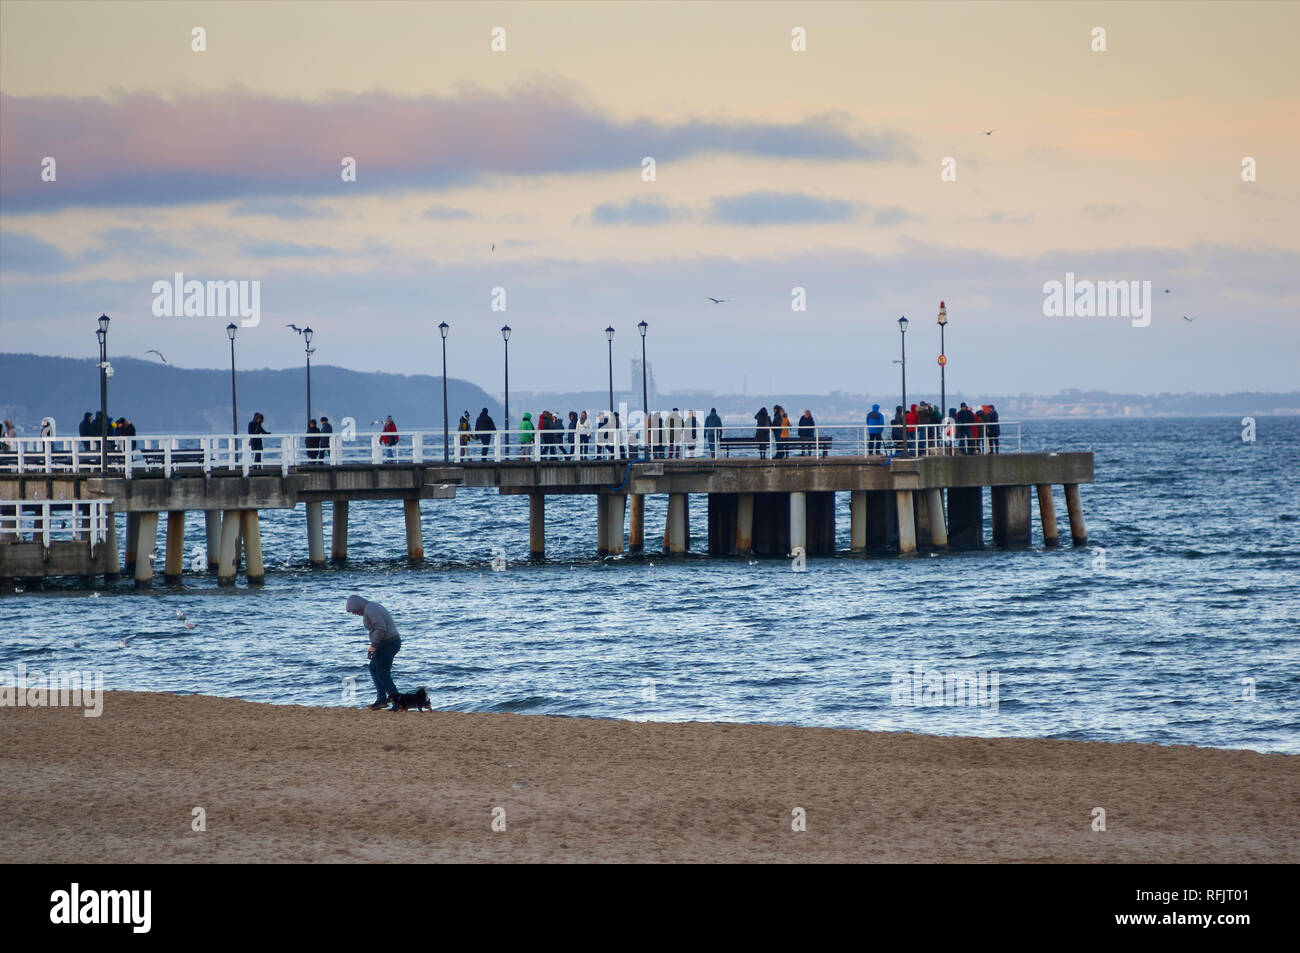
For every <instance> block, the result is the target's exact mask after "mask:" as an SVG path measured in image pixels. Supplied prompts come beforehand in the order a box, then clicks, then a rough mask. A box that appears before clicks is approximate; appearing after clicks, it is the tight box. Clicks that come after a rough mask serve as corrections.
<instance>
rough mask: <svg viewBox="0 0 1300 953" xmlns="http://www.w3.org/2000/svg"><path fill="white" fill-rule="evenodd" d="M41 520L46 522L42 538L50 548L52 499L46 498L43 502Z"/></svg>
mask: <svg viewBox="0 0 1300 953" xmlns="http://www.w3.org/2000/svg"><path fill="white" fill-rule="evenodd" d="M41 522H42V523H43V524H44V525H43V527H42V530H41V539H42V540H43V541H44V543H45V548H46V549H49V548H50V501H49V500H46V501H45V502H44V503H42V504H41Z"/></svg>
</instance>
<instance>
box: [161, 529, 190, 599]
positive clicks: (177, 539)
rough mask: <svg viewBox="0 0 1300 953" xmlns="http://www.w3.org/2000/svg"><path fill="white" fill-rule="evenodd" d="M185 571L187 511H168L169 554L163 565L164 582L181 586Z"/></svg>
mask: <svg viewBox="0 0 1300 953" xmlns="http://www.w3.org/2000/svg"><path fill="white" fill-rule="evenodd" d="M184 571H185V511H184V510H168V511H167V553H166V556H165V562H164V564H163V582H164V583H165V584H166V585H169V586H179V585H180V584H181V573H182V572H184Z"/></svg>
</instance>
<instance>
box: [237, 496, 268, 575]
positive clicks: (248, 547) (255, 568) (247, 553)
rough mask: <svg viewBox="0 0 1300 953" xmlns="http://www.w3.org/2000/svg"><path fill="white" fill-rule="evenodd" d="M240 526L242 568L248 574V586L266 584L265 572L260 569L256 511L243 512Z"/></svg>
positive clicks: (259, 526) (260, 536)
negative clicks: (241, 535) (242, 552)
mask: <svg viewBox="0 0 1300 953" xmlns="http://www.w3.org/2000/svg"><path fill="white" fill-rule="evenodd" d="M240 525H241V532H242V533H243V534H244V566H245V568H246V571H247V573H248V584H249V585H250V586H260V585H261V584H262V583H264V582H266V571H265V570H264V569H263V568H262V528H261V523H260V521H259V520H258V518H257V510H244V511H243V515H242V516H241V517H240Z"/></svg>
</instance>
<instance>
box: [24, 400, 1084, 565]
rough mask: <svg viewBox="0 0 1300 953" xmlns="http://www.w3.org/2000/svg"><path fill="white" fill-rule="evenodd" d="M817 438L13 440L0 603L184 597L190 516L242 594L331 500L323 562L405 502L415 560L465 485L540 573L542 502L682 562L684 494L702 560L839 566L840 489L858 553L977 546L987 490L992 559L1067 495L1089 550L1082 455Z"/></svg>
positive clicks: (309, 535) (601, 532)
mask: <svg viewBox="0 0 1300 953" xmlns="http://www.w3.org/2000/svg"><path fill="white" fill-rule="evenodd" d="M820 429H821V430H822V431H824V433H819V434H818V435H817V436H816V438H815V439H814V440H811V441H808V440H797V439H790V440H787V441H781V442H779V443H778V442H777V441H776V440H775V439H774V438H773V439H770V441H769V444H768V446H766V447H764V446H762V445H761V442H760V443H759V445H758V446H756V447H755V448H753V450H754V452H753V454H752V455H749V456H745V455H732V456H714V455H713V451H715V450H716V447H717V446H718V443H715V444H713V445H712V446H707V445H705V441H704V439H703V438H702V437H701V438H700V439H697V440H695V441H692V442H689V443H687V442H681V443H673V444H670V445H648V446H645V447H637V446H636V445H635V443H633V444H631V445H629V443H628V439H627V434H626V433H625V432H622V433H617V434H615V433H613V432H612V431H611V432H610V434H609V436H608V438H607V439H600V438H599V437H597V438H593V440H592V442H591V445H590V446H588V447H585V448H584V447H581V446H580V447H577V448H575V449H574V453H573V456H572V457H568V456H565V455H564V453H563V450H564V447H563V446H560V447H556V446H555V445H554V444H543V443H540V442H536V443H533V444H525V445H523V447H517V446H513V445H506V444H505V443H504V442H503V441H502V439H501V436H500V434H499V433H498V434H496V435H494V436H493V437H492V438H491V440H490V441H489V442H488V443H487V444H480V443H478V442H476V441H474V440H472V439H471V441H470V442H468V443H462V442H460V441H459V440H453V443H454V444H455V445H454V447H453V452H451V453H449V456H448V459H447V460H446V461H442V460H438V459H436V457H439V456H441V453H440V452H436V453H435V452H431V451H430V448H435V447H436V448H437V450H438V451H441V447H442V442H441V438H442V435H441V432H437V433H433V434H430V433H407V434H400V435H398V444H397V445H395V446H391V447H390V446H386V445H383V444H381V443H380V441H379V438H380V436H381V435H379V434H369V435H358V436H357V438H356V439H355V444H356V446H355V447H348V446H347V445H346V443H347V442H345V441H344V439H343V438H342V437H340V436H334V437H332V438H329V439H328V440H325V441H320V438H312V437H309V436H307V435H288V436H275V437H265V438H263V441H264V444H263V449H261V450H260V451H259V450H257V449H256V448H255V447H253V446H252V445H251V444H250V440H249V438H247V437H240V438H233V437H214V436H211V435H207V436H197V437H195V436H189V437H181V436H162V437H137V438H130V439H129V440H117V441H111V442H112V443H114V444H115V446H114V447H113V453H111V454H109V455H108V457H107V460H108V466H107V469H102V468H101V466H102V464H101V454H100V448H99V446H98V441H97V439H96V438H81V439H68V440H58V439H54V438H19V446H18V447H17V448H16V449H15V451H11V452H10V453H8V454H7V455H4V456H0V590H4V591H12V590H13V589H14V587H15V581H16V580H20V579H21V580H24V581H25V584H26V585H27V586H28V587H39V586H40V585H41V582H42V580H44V579H45V578H46V577H50V576H80V577H85V578H86V579H87V581H90V580H91V579H92V578H93V577H98V576H102V577H104V578H105V579H106V581H110V582H111V581H113V580H114V579H116V578H118V577H119V576H120V575H123V574H128V575H130V576H131V577H132V578H133V579H134V581H135V584H136V586H137V587H140V588H149V587H151V586H153V585H154V583H155V580H156V578H157V577H158V576H159V575H161V577H162V582H163V584H165V585H177V584H179V583H180V580H181V575H182V572H183V569H184V562H185V553H184V551H183V541H184V528H185V521H186V518H187V515H188V514H190V513H196V514H197V513H199V512H201V513H202V514H203V518H204V526H205V531H206V542H207V547H206V548H207V552H206V562H205V568H206V570H207V571H208V572H211V573H215V575H216V577H217V581H218V584H219V585H223V586H225V585H234V584H235V582H236V579H237V574H238V572H239V569H240V565H241V562H242V568H243V572H244V575H245V578H246V580H247V582H248V584H250V585H254V586H255V585H259V584H261V583H262V582H263V581H264V579H265V567H264V564H263V559H262V547H261V537H260V527H259V514H260V513H261V512H262V511H263V510H271V509H291V510H296V509H297V508H298V507H300V506H301V508H302V510H303V512H304V520H303V550H304V551H305V553H306V554H307V557H308V560H309V562H310V564H311V565H312V566H324V565H326V563H327V556H326V549H325V515H324V514H325V506H326V504H328V505H329V508H330V516H331V520H330V522H331V540H330V544H331V545H330V550H329V557H328V558H329V559H330V560H333V561H335V562H343V561H346V560H347V558H348V519H349V510H348V507H349V504H350V503H351V502H353V501H362V500H388V501H393V503H394V505H396V504H397V503H398V502H399V501H400V504H401V506H402V511H403V516H404V526H405V539H404V541H398V540H395V541H394V545H395V547H397V546H400V545H401V544H402V542H404V543H405V550H406V556H407V558H408V559H409V560H410V561H411V562H413V563H419V562H421V561H422V560H423V559H424V549H423V542H422V540H423V535H422V525H421V520H422V506H423V505H424V503H425V501H447V502H446V503H444V504H436V505H454V502H453V501H454V500H455V499H456V496H457V492H458V491H459V490H460V489H462V488H465V489H470V488H481V489H495V490H496V491H497V492H498V493H499V494H500V495H502V496H527V497H528V501H529V502H528V512H529V533H528V550H529V554H530V556H531V557H533V558H535V559H542V558H545V554H546V498H547V497H548V496H554V495H559V494H564V495H575V494H577V495H584V496H591V497H594V498H595V505H594V507H593V513H592V529H593V533H592V542H593V551H594V552H595V553H596V554H597V555H601V556H618V555H621V554H625V553H627V554H636V553H641V552H645V551H647V550H652V551H653V550H658V549H660V545H659V542H658V541H659V539H660V538H662V552H663V553H664V554H665V555H669V556H682V555H685V554H686V553H687V552H688V546H689V540H690V526H689V518H690V517H689V506H688V500H689V498H690V496H691V495H693V494H694V495H704V496H706V497H707V500H708V534H707V536H708V545H707V554H708V555H710V556H719V557H724V556H745V555H753V556H760V557H763V556H766V557H783V558H784V557H789V556H792V555H795V556H798V555H805V556H825V555H831V554H834V553H835V552H836V494H840V493H845V494H848V496H849V500H848V502H849V507H848V508H849V514H850V533H849V538H850V547H849V549H850V551H851V552H853V553H863V554H865V553H896V554H898V555H899V556H909V555H911V554H914V553H917V552H918V551H927V550H928V551H933V550H970V549H979V548H983V547H984V546H985V545H986V540H985V526H984V516H985V510H984V494H985V491H986V490H987V491H988V493H989V495H990V498H991V508H990V509H991V514H992V526H991V531H992V542H993V545H995V546H997V547H1001V548H1006V549H1017V548H1026V547H1029V546H1031V545H1032V544H1033V538H1034V532H1033V513H1032V509H1033V503H1034V500H1035V499H1036V500H1037V504H1038V506H1037V508H1038V515H1039V520H1038V522H1039V533H1040V537H1039V538H1040V539H1041V542H1042V544H1043V545H1045V546H1056V545H1058V544H1059V541H1060V540H1059V532H1060V531H1059V528H1058V525H1057V516H1056V504H1055V495H1054V488H1055V487H1057V486H1060V487H1062V488H1063V496H1064V500H1065V504H1066V509H1067V512H1068V516H1069V532H1070V536H1071V541H1072V542H1073V543H1074V545H1076V546H1080V545H1084V544H1085V543H1086V542H1087V530H1086V526H1085V522H1084V514H1083V508H1082V502H1081V498H1080V493H1079V487H1080V486H1081V485H1083V484H1087V483H1091V482H1092V481H1093V455H1092V453H1091V452H1077V453H1071V452H1050V453H1049V452H1038V453H1034V452H1024V451H1023V450H1022V449H1021V447H1020V438H1019V428H1018V425H1015V424H1003V434H1004V436H1003V439H1002V445H1003V447H1004V448H1005V449H1007V451H1008V452H997V453H994V452H963V448H962V447H961V446H959V445H954V443H953V442H952V441H951V440H949V441H948V442H945V441H944V440H943V438H942V437H941V436H940V435H939V434H937V433H932V434H926V433H921V434H920V435H918V438H917V441H916V443H915V444H913V445H909V447H908V448H903V447H901V446H900V447H899V448H889V447H887V448H886V450H887V451H889V450H892V449H899V450H904V451H905V452H899V453H892V452H886V453H876V454H867V453H866V452H865V450H866V448H867V446H868V445H869V444H868V442H867V435H866V434H865V433H864V432H862V431H863V430H864V428H862V427H857V428H854V427H851V426H848V425H841V426H838V427H828V428H820ZM918 429H919V430H921V431H924V430H925V428H918ZM748 432H749V433H750V434H751V435H752V433H753V428H752V427H751V428H748ZM460 436H461V435H457V437H460ZM312 439H316V440H317V441H318V442H316V443H309V442H308V441H310V440H312ZM719 442H720V441H719ZM322 443H323V444H327V445H324V446H322ZM832 447H833V448H834V450H832V449H830V448H832ZM979 449H981V450H987V449H988V448H987V446H985V447H981V448H979ZM552 451H553V452H552ZM431 457H432V458H435V459H430V458H431ZM651 495H659V496H663V497H666V498H667V515H666V519H665V520H664V526H663V527H662V536H661V534H660V532H659V530H660V527H651V530H652V532H651V534H650V536H649V537H647V527H646V526H645V498H646V497H647V496H651ZM117 514H124V515H125V536H126V538H125V540H123V541H121V542H122V543H124V545H119V540H118V538H117V537H118V533H117V519H116V516H117ZM164 522H165V526H166V532H165V541H164V543H163V544H162V547H161V548H162V552H161V557H162V558H157V556H156V555H155V554H156V552H157V550H158V549H159V542H158V534H159V529H160V524H163V523H164ZM648 540H652V541H654V542H653V543H652V544H650V545H648Z"/></svg>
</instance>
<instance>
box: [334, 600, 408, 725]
mask: <svg viewBox="0 0 1300 953" xmlns="http://www.w3.org/2000/svg"><path fill="white" fill-rule="evenodd" d="M346 608H347V611H348V612H351V613H352V614H353V615H359V616H361V624H362V625H364V626H365V627H366V631H367V632H368V633H369V634H370V647H369V649H367V650H366V654H367V655H368V656H369V657H370V678H371V680H372V681H374V683H375V692H376V693H377V696H376V698H375V702H374V704H373V705H371V706H370V708H371V710H378V709H380V708H383V707H385V706H386V705H387V704H388V700H389V697H390V696H392V695H396V694H397V686H396V685H395V684H393V656H395V655H396V654H397V650H398V649H400V648H401V647H402V637H401V636H400V635H398V634H397V624H396V623H395V622H393V617H392V615H390V614H389V612H388V610H387V609H385V608H384V607H383V606H381V605H380V604H379V603H378V602H372V601H370V600H367V599H363V598H361V596H348V601H347V606H346ZM394 707H396V706H394Z"/></svg>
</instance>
